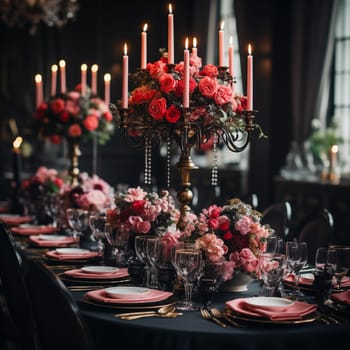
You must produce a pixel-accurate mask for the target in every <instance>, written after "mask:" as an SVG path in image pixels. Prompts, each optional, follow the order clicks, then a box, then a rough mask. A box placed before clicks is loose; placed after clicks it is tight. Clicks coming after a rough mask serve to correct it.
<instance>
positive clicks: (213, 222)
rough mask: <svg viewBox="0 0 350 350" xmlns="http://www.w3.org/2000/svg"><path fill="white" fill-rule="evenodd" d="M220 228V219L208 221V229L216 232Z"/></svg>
mask: <svg viewBox="0 0 350 350" xmlns="http://www.w3.org/2000/svg"><path fill="white" fill-rule="evenodd" d="M218 226H219V221H218V219H215V218H211V219H209V220H208V227H209V228H211V229H213V230H215V229H217V228H218Z"/></svg>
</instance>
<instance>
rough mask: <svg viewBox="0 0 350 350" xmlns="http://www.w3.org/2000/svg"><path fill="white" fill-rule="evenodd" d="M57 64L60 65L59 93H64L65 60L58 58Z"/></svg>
mask: <svg viewBox="0 0 350 350" xmlns="http://www.w3.org/2000/svg"><path fill="white" fill-rule="evenodd" d="M58 65H59V66H60V74H61V93H62V94H64V93H66V90H67V88H66V62H65V61H64V60H60V61H59V63H58Z"/></svg>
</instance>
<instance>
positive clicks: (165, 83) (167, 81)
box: [159, 73, 177, 94]
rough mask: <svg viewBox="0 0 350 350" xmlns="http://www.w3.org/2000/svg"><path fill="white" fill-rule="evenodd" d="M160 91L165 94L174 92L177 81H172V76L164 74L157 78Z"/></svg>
mask: <svg viewBox="0 0 350 350" xmlns="http://www.w3.org/2000/svg"><path fill="white" fill-rule="evenodd" d="M159 85H160V90H161V91H162V92H164V93H165V94H168V93H170V92H172V91H175V88H176V85H177V80H175V79H174V77H173V75H172V74H169V73H166V74H163V75H162V76H161V77H160V78H159Z"/></svg>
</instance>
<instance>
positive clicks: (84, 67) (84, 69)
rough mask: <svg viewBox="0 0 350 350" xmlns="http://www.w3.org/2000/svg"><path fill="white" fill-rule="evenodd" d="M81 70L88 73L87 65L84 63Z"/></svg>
mask: <svg viewBox="0 0 350 350" xmlns="http://www.w3.org/2000/svg"><path fill="white" fill-rule="evenodd" d="M80 69H81V70H82V72H86V71H87V65H86V64H85V63H83V64H82V65H81V66H80Z"/></svg>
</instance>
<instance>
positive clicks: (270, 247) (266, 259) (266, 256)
mask: <svg viewBox="0 0 350 350" xmlns="http://www.w3.org/2000/svg"><path fill="white" fill-rule="evenodd" d="M277 243H278V237H277V236H275V235H271V236H268V237H267V238H266V244H265V248H264V250H263V252H262V254H261V258H262V282H263V285H262V288H261V290H260V294H264V293H265V292H267V293H268V294H270V291H269V289H270V286H269V285H268V284H267V281H268V279H267V277H268V276H267V275H268V272H269V271H270V270H271V269H272V263H271V261H272V258H273V255H274V254H275V252H276V249H277ZM275 265H276V264H274V266H275Z"/></svg>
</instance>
